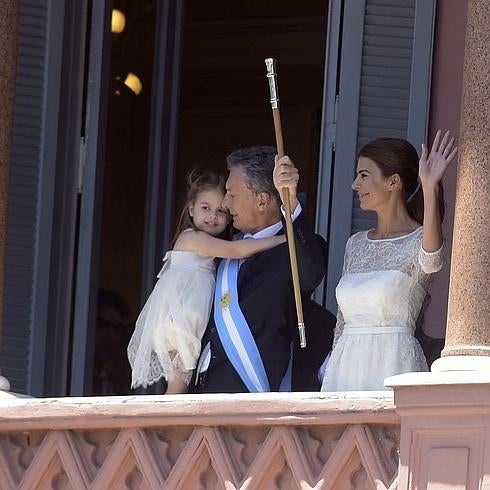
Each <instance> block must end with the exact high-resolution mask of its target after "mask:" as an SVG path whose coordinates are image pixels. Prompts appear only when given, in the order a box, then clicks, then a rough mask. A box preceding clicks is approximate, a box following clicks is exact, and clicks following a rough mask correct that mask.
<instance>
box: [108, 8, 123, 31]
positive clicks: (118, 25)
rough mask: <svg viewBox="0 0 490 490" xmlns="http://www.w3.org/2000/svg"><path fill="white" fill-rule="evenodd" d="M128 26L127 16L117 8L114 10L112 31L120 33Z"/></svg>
mask: <svg viewBox="0 0 490 490" xmlns="http://www.w3.org/2000/svg"><path fill="white" fill-rule="evenodd" d="M125 27H126V16H125V15H124V14H123V13H122V12H121V11H120V10H117V9H113V10H112V17H111V31H112V32H114V33H115V34H120V33H121V32H122V31H124V28H125Z"/></svg>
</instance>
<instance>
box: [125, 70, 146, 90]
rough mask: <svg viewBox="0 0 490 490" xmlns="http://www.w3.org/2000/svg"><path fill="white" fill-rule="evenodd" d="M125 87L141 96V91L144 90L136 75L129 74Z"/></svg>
mask: <svg viewBox="0 0 490 490" xmlns="http://www.w3.org/2000/svg"><path fill="white" fill-rule="evenodd" d="M124 85H126V87H128V88H129V89H130V90H131V91H133V92H134V94H135V95H139V94H140V92H141V90H142V89H143V84H142V83H141V80H140V79H139V78H138V76H136V75H135V74H134V73H132V72H129V73H128V75H127V76H126V79H125V80H124Z"/></svg>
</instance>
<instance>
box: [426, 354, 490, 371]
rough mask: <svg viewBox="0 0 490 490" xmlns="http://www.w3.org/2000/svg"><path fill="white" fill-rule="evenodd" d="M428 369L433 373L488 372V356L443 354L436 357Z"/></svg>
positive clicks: (489, 362) (489, 359) (489, 363)
mask: <svg viewBox="0 0 490 490" xmlns="http://www.w3.org/2000/svg"><path fill="white" fill-rule="evenodd" d="M430 370H431V371H432V372H434V373H440V372H445V371H486V372H487V373H490V357H488V356H444V357H441V358H439V359H436V360H435V361H434V362H433V363H432V366H431V367H430Z"/></svg>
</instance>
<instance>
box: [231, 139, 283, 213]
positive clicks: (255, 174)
mask: <svg viewBox="0 0 490 490" xmlns="http://www.w3.org/2000/svg"><path fill="white" fill-rule="evenodd" d="M275 155H276V149H275V148H274V147H272V146H249V147H246V148H240V149H239V150H235V151H233V152H232V153H230V154H229V155H228V156H227V157H226V163H227V165H228V170H231V169H232V168H239V169H240V170H241V171H242V172H243V174H244V175H245V181H246V184H247V187H248V188H249V189H250V190H251V191H252V192H254V193H255V194H259V193H260V192H266V193H267V194H269V195H270V196H271V197H272V199H273V201H274V203H275V204H276V206H277V207H280V206H281V198H280V196H279V193H278V192H277V189H276V188H275V187H274V181H273V177H272V174H273V171H274V157H275Z"/></svg>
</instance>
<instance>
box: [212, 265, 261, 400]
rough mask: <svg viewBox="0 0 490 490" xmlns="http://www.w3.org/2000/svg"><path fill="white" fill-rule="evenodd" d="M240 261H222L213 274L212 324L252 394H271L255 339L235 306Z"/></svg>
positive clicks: (236, 302) (237, 305)
mask: <svg viewBox="0 0 490 490" xmlns="http://www.w3.org/2000/svg"><path fill="white" fill-rule="evenodd" d="M239 264H240V261H239V260H237V259H224V260H222V261H221V263H220V264H219V267H218V271H217V273H216V289H215V293H214V322H215V324H216V328H217V331H218V335H219V338H220V340H221V343H222V344H223V347H224V350H225V352H226V355H227V356H228V359H229V360H230V362H231V364H232V366H233V367H234V368H235V370H236V372H237V373H238V375H239V376H240V378H241V379H242V381H243V383H244V384H245V386H246V387H247V389H248V390H249V391H250V392H251V393H260V392H265V391H270V386H269V380H268V378H267V373H266V371H265V368H264V363H263V362H262V358H261V357H260V352H259V349H258V348H257V344H256V343H255V339H254V338H253V336H252V332H250V327H249V326H248V324H247V320H246V319H245V317H244V315H243V312H242V310H241V309H240V305H239V303H238V288H237V282H238V269H239Z"/></svg>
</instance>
